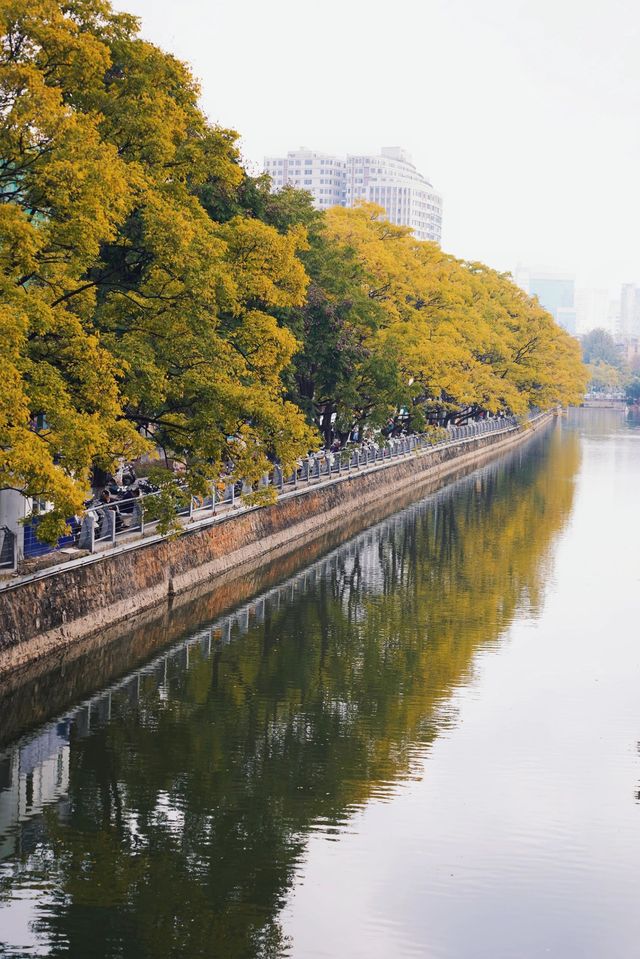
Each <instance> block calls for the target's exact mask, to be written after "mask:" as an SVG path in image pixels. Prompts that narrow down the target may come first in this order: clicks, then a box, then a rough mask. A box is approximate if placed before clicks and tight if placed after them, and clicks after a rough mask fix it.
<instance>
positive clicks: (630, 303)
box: [615, 283, 640, 340]
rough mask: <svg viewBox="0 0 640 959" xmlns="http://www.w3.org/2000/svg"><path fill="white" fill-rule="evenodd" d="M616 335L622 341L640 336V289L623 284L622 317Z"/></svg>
mask: <svg viewBox="0 0 640 959" xmlns="http://www.w3.org/2000/svg"><path fill="white" fill-rule="evenodd" d="M615 332H616V335H617V337H618V338H619V339H621V340H628V339H632V338H637V337H639V336H640V287H637V286H636V285H635V283H623V285H622V289H621V291H620V315H619V318H618V326H617V329H616V331H615Z"/></svg>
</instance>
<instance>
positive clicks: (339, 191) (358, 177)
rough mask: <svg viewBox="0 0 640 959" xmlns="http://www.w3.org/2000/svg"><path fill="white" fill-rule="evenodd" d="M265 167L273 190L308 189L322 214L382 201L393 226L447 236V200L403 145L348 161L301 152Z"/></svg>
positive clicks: (270, 160) (433, 237)
mask: <svg viewBox="0 0 640 959" xmlns="http://www.w3.org/2000/svg"><path fill="white" fill-rule="evenodd" d="M264 165H265V171H266V172H267V173H268V174H269V175H270V176H271V179H272V188H273V190H274V191H277V190H281V189H282V187H283V186H285V185H287V184H290V185H292V186H295V187H297V188H298V189H301V190H308V191H309V192H310V193H311V194H312V196H313V199H314V203H315V206H316V207H317V208H318V209H321V210H322V209H326V208H327V207H330V206H346V207H353V206H355V205H356V204H357V203H358V202H359V201H363V200H364V201H368V202H371V203H377V204H378V205H379V206H381V207H383V208H384V210H385V211H386V214H387V217H388V218H389V220H390V222H391V223H396V224H398V225H401V226H408V227H411V229H412V230H413V232H414V235H415V236H416V237H417V239H419V240H433V241H435V242H436V243H439V242H440V240H441V238H442V197H441V195H440V194H439V193H438V192H437V191H436V190H435V189H434V188H433V185H432V184H431V183H430V182H429V180H427V179H426V177H424V176H423V175H422V174H421V173H419V172H418V170H417V169H416V168H415V166H414V165H413V163H412V161H411V157H410V156H409V154H408V153H407V152H406V151H405V150H403V149H401V148H400V147H383V148H382V150H381V151H380V153H379V154H349V155H348V156H347V157H346V158H343V157H338V156H331V155H330V154H326V153H316V152H314V151H312V150H308V149H306V148H301V149H300V150H292V151H289V153H287V155H286V156H285V157H265V161H264Z"/></svg>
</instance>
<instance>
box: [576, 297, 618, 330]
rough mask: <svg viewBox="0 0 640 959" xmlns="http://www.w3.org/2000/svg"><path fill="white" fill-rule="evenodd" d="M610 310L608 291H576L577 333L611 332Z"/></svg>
mask: <svg viewBox="0 0 640 959" xmlns="http://www.w3.org/2000/svg"><path fill="white" fill-rule="evenodd" d="M610 309H611V304H610V302H609V291H608V290H590V289H587V290H584V289H583V290H576V318H577V325H576V332H577V333H579V334H580V335H582V334H584V333H589V332H590V331H591V330H596V329H603V330H611V329H612V327H611V321H610Z"/></svg>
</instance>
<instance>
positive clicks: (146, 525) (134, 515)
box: [77, 416, 519, 552]
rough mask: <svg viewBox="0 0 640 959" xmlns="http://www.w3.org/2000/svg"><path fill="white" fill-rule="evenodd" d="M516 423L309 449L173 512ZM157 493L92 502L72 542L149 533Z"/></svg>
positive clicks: (213, 511) (208, 508)
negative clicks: (287, 463) (289, 466)
mask: <svg viewBox="0 0 640 959" xmlns="http://www.w3.org/2000/svg"><path fill="white" fill-rule="evenodd" d="M518 426H519V422H518V419H517V417H515V416H503V417H495V418H491V419H483V420H476V421H472V422H470V423H467V424H465V425H464V426H449V427H447V428H446V429H443V430H442V431H441V432H440V434H438V433H435V434H434V433H421V434H414V435H410V436H401V437H397V438H392V439H389V440H386V441H384V442H383V443H377V442H370V443H363V444H361V445H358V446H353V447H347V448H346V449H343V450H336V451H329V450H324V451H321V452H318V453H311V454H309V456H307V457H305V458H304V459H302V460H299V461H298V464H297V466H296V468H295V469H294V470H292V471H291V473H284V471H283V470H282V468H281V467H280V466H279V465H277V464H276V465H275V466H274V467H273V469H272V470H271V471H270V472H269V473H265V475H264V476H263V477H262V478H261V480H260V481H259V482H258V483H257V484H254V485H253V486H251V485H249V484H247V483H246V482H244V481H242V480H237V481H235V482H228V483H224V482H222V483H221V482H218V483H212V485H211V492H210V493H209V494H208V495H207V496H201V497H196V496H187V497H186V502H185V503H184V504H183V505H181V506H179V507H177V508H176V515H177V516H178V517H182V518H184V519H186V520H187V521H193V520H197V519H205V518H212V517H214V516H216V515H220V514H221V513H224V512H226V511H229V510H230V509H234V508H237V507H242V506H246V505H247V504H246V503H244V502H243V497H244V498H246V497H247V496H251V494H254V493H255V492H256V491H257V490H260V489H262V488H265V487H272V488H274V489H275V491H276V496H277V498H280V497H282V496H284V495H287V494H291V493H293V492H295V491H296V490H298V489H304V488H306V487H309V486H311V485H317V484H319V483H326V482H328V481H331V480H335V479H337V478H338V477H341V476H343V475H348V474H351V473H358V472H363V471H365V470H367V469H371V468H372V467H377V466H380V465H383V464H387V463H390V462H392V461H394V460H398V459H402V458H406V457H410V456H412V455H414V454H415V453H416V452H422V451H424V450H427V449H437V448H442V447H445V446H451V445H455V444H457V443H462V442H468V441H471V440H473V439H476V438H478V437H481V436H486V435H487V434H488V433H495V432H504V431H505V430H513V429H517V428H518ZM158 495H159V494H158V493H146V494H144V495H141V496H139V497H135V498H130V499H119V500H112V501H111V502H110V503H109V504H97V505H95V506H92V507H91V508H90V509H89V510H88V512H87V514H86V515H85V518H84V520H83V523H82V527H81V530H80V535H79V537H78V543H77V545H78V546H79V547H80V548H81V549H87V550H89V551H90V552H93V551H94V550H95V549H96V548H100V549H104V548H105V547H106V548H109V547H110V546H115V545H116V544H117V543H118V542H121V541H123V540H125V539H128V538H130V537H131V534H134V533H137V534H139V536H145V535H147V534H150V533H152V532H153V531H154V530H155V529H156V527H157V525H158V520H157V519H153V518H151V517H152V516H153V512H154V511H153V509H152V508H150V507H151V500H152V499H153V497H156V496H158Z"/></svg>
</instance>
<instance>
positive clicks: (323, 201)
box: [264, 147, 347, 209]
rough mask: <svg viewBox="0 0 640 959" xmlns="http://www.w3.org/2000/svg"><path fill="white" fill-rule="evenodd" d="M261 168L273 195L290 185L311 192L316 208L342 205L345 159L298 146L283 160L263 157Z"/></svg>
mask: <svg viewBox="0 0 640 959" xmlns="http://www.w3.org/2000/svg"><path fill="white" fill-rule="evenodd" d="M264 168H265V171H266V172H267V173H268V174H269V176H270V177H271V184H272V190H273V191H274V192H275V191H277V190H281V189H282V187H283V186H287V184H289V185H291V186H295V187H297V188H298V189H299V190H307V191H308V192H309V193H311V194H312V195H313V199H314V202H315V205H316V206H317V207H318V209H326V208H327V207H329V206H345V185H346V170H347V164H346V161H345V160H344V158H340V157H336V156H329V154H327V153H316V152H315V150H308V149H307V148H306V147H300V149H299V150H290V151H289V153H287V155H286V157H265V161H264Z"/></svg>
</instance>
